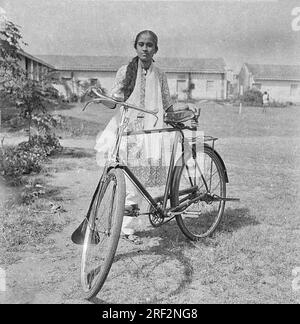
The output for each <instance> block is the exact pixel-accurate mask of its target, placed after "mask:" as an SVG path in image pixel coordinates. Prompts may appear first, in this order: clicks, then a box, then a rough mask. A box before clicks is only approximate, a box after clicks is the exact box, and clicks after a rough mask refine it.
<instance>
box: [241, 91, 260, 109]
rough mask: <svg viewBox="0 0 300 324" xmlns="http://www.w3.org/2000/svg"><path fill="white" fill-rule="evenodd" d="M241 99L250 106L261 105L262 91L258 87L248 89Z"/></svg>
mask: <svg viewBox="0 0 300 324" xmlns="http://www.w3.org/2000/svg"><path fill="white" fill-rule="evenodd" d="M241 101H242V102H243V103H244V104H246V105H248V106H261V105H262V93H261V92H260V91H259V90H257V89H250V90H247V91H246V92H245V93H244V95H243V96H242V97H241Z"/></svg>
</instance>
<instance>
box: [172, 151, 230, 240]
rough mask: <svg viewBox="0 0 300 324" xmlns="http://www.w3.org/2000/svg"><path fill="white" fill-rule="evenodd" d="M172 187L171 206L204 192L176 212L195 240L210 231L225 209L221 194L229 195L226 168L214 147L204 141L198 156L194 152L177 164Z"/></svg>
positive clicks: (188, 234)
mask: <svg viewBox="0 0 300 324" xmlns="http://www.w3.org/2000/svg"><path fill="white" fill-rule="evenodd" d="M172 191H173V194H172V195H171V196H172V202H171V203H172V207H176V206H178V205H179V204H181V203H183V202H185V201H188V200H190V199H193V198H196V197H199V196H200V195H202V196H203V199H201V200H200V201H198V202H196V203H194V204H192V205H191V206H189V207H188V208H187V209H186V210H184V211H183V212H182V214H181V215H178V216H176V221H177V224H178V226H179V228H180V229H181V231H182V232H183V233H184V235H186V236H187V237H188V238H189V239H190V240H193V241H196V240H198V239H201V238H204V237H207V236H209V235H211V234H212V233H213V232H214V231H215V230H216V228H217V226H218V225H219V223H220V221H221V218H222V216H223V213H224V208H225V201H224V200H221V199H219V198H226V177H225V170H224V167H223V164H222V161H221V160H220V158H219V157H218V155H217V154H216V153H215V152H214V150H213V149H212V148H211V147H209V146H207V145H205V146H204V150H203V151H202V152H197V156H196V158H193V157H192V156H191V157H190V158H188V159H187V161H186V163H184V164H183V165H182V166H176V168H175V173H174V184H173V186H172ZM214 195H216V196H214ZM212 197H219V198H218V199H213V198H212Z"/></svg>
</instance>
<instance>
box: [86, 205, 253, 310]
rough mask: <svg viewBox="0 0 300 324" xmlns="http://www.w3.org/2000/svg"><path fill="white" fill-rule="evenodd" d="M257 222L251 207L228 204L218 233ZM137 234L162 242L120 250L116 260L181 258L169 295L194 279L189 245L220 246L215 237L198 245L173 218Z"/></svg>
mask: <svg viewBox="0 0 300 324" xmlns="http://www.w3.org/2000/svg"><path fill="white" fill-rule="evenodd" d="M258 224H259V222H258V221H257V220H256V219H255V218H254V217H252V216H251V215H250V213H249V210H248V209H247V208H237V209H232V208H228V209H226V212H225V213H224V218H223V221H222V222H221V224H220V225H219V227H218V228H217V230H216V233H218V232H223V233H226V232H227V233H230V232H234V231H236V230H238V229H240V228H243V227H247V226H255V225H258ZM137 235H139V236H140V237H141V238H144V239H146V238H148V239H149V238H150V239H151V238H152V239H157V238H159V243H158V244H157V245H155V246H151V247H149V248H147V249H146V250H145V251H144V250H134V251H130V252H125V253H120V254H117V255H116V256H115V260H114V262H117V261H120V260H124V259H132V258H133V257H137V256H139V255H143V256H147V255H149V256H153V255H158V256H160V257H161V258H160V259H159V261H157V262H156V264H155V267H158V266H160V265H162V264H163V263H164V262H165V260H166V259H170V260H171V261H172V260H174V261H177V262H179V263H180V264H181V266H182V268H183V278H182V280H181V282H180V283H179V285H178V286H177V287H176V288H174V289H173V290H171V291H169V292H168V297H171V296H175V295H178V294H180V293H181V292H182V291H183V290H184V289H185V288H186V287H187V286H188V285H189V284H191V283H192V278H193V273H194V269H193V266H192V261H191V260H190V259H189V258H188V257H187V256H186V254H185V252H186V249H191V250H192V249H195V248H198V249H199V247H200V248H201V245H202V246H211V247H217V246H218V242H217V241H216V240H214V237H210V238H206V239H202V240H200V241H198V242H197V243H196V244H197V246H196V245H195V243H194V242H191V241H190V240H188V239H187V238H186V237H185V236H184V235H183V234H182V233H181V231H180V229H179V227H178V226H177V223H176V222H175V221H172V222H170V223H168V224H166V225H165V226H162V227H159V228H153V230H150V231H149V230H145V231H140V232H137ZM199 243H200V244H199ZM165 298H166V296H164V297H162V298H161V299H160V298H157V297H154V298H152V300H151V301H150V302H149V303H150V304H151V303H159V302H162V301H163V300H164V299H165ZM91 302H92V303H95V304H104V303H105V304H107V303H108V302H107V301H104V300H101V299H99V298H97V297H96V298H94V299H92V300H91Z"/></svg>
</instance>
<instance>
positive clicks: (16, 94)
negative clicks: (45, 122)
mask: <svg viewBox="0 0 300 324" xmlns="http://www.w3.org/2000/svg"><path fill="white" fill-rule="evenodd" d="M1 27H2V28H1V29H0V96H1V98H6V99H8V100H9V101H12V102H14V103H15V104H16V106H17V108H19V110H20V116H21V117H22V118H24V119H26V120H27V122H28V134H29V141H30V139H31V126H32V120H33V117H34V115H35V114H46V112H47V105H48V104H49V103H52V104H53V103H55V101H56V99H57V97H58V94H57V91H56V89H55V88H54V87H53V86H52V84H51V79H50V78H48V77H47V75H43V76H41V78H40V80H39V81H35V80H31V79H30V78H28V76H27V75H26V71H25V70H24V69H23V68H22V67H21V66H20V64H19V60H20V53H21V52H22V47H21V44H23V45H26V44H25V43H24V42H23V40H22V35H21V32H20V29H19V27H18V26H16V25H15V24H14V23H13V22H11V21H8V20H7V19H5V20H4V22H3V21H2V26H1ZM47 118H48V119H49V117H48V116H47Z"/></svg>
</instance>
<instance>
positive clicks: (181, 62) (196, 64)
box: [38, 55, 225, 73]
mask: <svg viewBox="0 0 300 324" xmlns="http://www.w3.org/2000/svg"><path fill="white" fill-rule="evenodd" d="M38 57H39V58H41V59H42V60H44V61H46V62H48V63H49V64H51V65H53V66H54V67H55V68H56V69H57V70H63V71H112V72H115V71H117V70H118V69H119V68H120V67H121V66H122V65H124V64H128V62H129V61H130V59H131V58H129V57H121V56H67V55H39V56H38ZM155 61H156V63H157V65H158V66H159V67H161V68H162V69H163V70H164V71H165V72H179V73H180V72H182V73H183V72H206V73H225V61H224V60H223V59H222V58H217V59H213V58H210V59H207V58H196V59H193V58H162V57H159V58H157V59H155Z"/></svg>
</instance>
